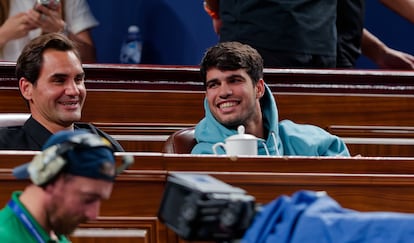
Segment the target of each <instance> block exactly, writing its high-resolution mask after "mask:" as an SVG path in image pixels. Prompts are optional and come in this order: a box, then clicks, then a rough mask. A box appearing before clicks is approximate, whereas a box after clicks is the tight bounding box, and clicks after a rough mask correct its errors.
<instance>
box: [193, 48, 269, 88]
mask: <svg viewBox="0 0 414 243" xmlns="http://www.w3.org/2000/svg"><path fill="white" fill-rule="evenodd" d="M213 67H214V68H218V69H219V70H221V71H227V70H237V69H245V70H246V72H247V74H248V75H249V76H250V78H251V79H252V81H253V84H256V83H257V82H258V81H259V80H260V79H262V78H263V58H262V57H261V56H260V54H259V53H258V52H257V50H256V49H254V48H253V47H251V46H249V45H247V44H242V43H240V42H236V41H232V42H222V43H219V44H217V45H215V46H213V47H210V48H209V49H207V51H206V53H205V54H204V57H203V59H202V60H201V64H200V74H201V79H202V80H203V82H204V84H205V83H206V77H207V71H208V70H209V69H210V68H213Z"/></svg>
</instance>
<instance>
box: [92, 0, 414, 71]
mask: <svg viewBox="0 0 414 243" xmlns="http://www.w3.org/2000/svg"><path fill="white" fill-rule="evenodd" d="M88 2H89V5H90V8H91V10H92V12H93V14H94V15H95V17H96V18H97V19H98V21H99V22H100V25H99V26H98V27H96V28H95V29H93V31H92V35H93V38H94V41H95V44H96V48H97V55H98V56H97V58H98V62H100V63H119V50H120V46H121V43H122V40H123V39H124V38H125V36H126V32H127V29H128V26H129V25H132V24H135V25H138V26H139V27H140V29H141V32H142V35H143V38H144V47H143V54H142V63H144V64H161V65H198V64H199V62H200V59H201V57H202V55H203V53H204V51H205V50H206V48H208V47H209V46H212V45H214V44H215V43H217V40H218V38H217V36H216V34H215V33H214V31H213V27H212V24H211V19H210V17H209V16H208V15H207V14H206V13H205V12H204V10H203V7H202V2H203V1H202V0H122V1H113V0H88ZM366 5H367V6H366V16H365V27H366V28H367V29H368V30H369V31H370V32H372V33H373V34H375V35H376V36H377V37H379V38H380V39H381V40H382V41H383V42H384V43H386V44H387V45H388V46H390V47H392V48H394V49H397V50H401V51H404V52H408V53H410V54H414V45H413V44H412V43H413V41H414V24H411V23H410V22H408V21H406V20H405V19H403V18H402V17H400V16H399V15H397V14H395V13H394V12H392V11H391V10H390V9H388V8H386V7H385V6H383V5H382V4H381V3H379V1H372V0H371V1H366ZM357 68H361V69H376V68H377V67H376V66H375V65H374V64H373V63H372V62H370V61H369V60H368V59H367V58H365V57H361V58H360V59H359V60H358V62H357Z"/></svg>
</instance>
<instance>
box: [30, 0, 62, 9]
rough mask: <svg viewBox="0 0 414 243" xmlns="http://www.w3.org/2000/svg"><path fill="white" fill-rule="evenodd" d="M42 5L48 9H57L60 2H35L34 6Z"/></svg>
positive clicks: (43, 0)
mask: <svg viewBox="0 0 414 243" xmlns="http://www.w3.org/2000/svg"><path fill="white" fill-rule="evenodd" d="M37 4H40V5H43V6H45V7H48V8H50V9H57V7H58V5H59V4H60V0H36V4H35V6H36V5H37Z"/></svg>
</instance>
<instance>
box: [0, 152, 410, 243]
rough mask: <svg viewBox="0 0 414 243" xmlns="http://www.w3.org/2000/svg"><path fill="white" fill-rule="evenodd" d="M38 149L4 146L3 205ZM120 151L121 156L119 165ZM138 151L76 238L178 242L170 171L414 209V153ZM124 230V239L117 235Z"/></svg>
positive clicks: (256, 191)
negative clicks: (168, 197) (167, 215)
mask: <svg viewBox="0 0 414 243" xmlns="http://www.w3.org/2000/svg"><path fill="white" fill-rule="evenodd" d="M35 153H36V152H19V151H0V165H1V168H2V169H0V204H2V205H4V204H5V203H6V202H7V200H8V198H9V197H10V193H11V192H12V191H13V190H19V189H23V188H24V186H25V185H26V184H27V183H28V181H27V180H16V179H14V178H13V177H12V175H11V169H12V168H13V167H14V166H16V165H19V164H21V163H23V162H26V161H29V160H30V159H31V158H32V156H33V155H34V154H35ZM121 154H122V153H118V154H117V159H118V162H120V156H119V155H121ZM133 154H134V157H135V160H136V163H135V164H134V165H133V166H132V167H131V168H130V169H129V170H127V171H126V173H123V174H121V175H120V176H119V177H118V178H117V180H116V183H115V186H114V189H113V193H112V195H111V198H110V199H109V200H108V201H104V202H103V203H102V208H101V212H100V215H101V216H100V218H98V219H97V220H96V221H93V222H90V223H88V224H84V225H81V227H80V228H79V230H78V231H77V232H75V235H74V236H75V237H74V238H75V240H76V239H77V240H79V241H82V240H86V238H85V237H88V235H89V237H92V238H94V237H95V238H96V237H97V235H100V236H101V237H102V236H106V237H103V238H99V239H101V240H103V239H106V240H115V242H117V241H118V242H123V241H122V240H131V241H132V240H135V242H177V241H178V239H177V236H176V235H175V234H172V232H171V231H170V230H167V228H166V227H165V225H163V224H162V223H160V222H159V221H158V219H157V218H156V215H157V211H158V208H159V203H160V201H161V196H162V194H163V190H164V186H165V183H166V179H167V176H168V174H169V173H172V172H191V173H206V174H210V175H212V176H214V177H216V178H218V179H220V180H223V181H225V182H227V183H230V184H232V185H234V186H237V187H241V188H243V189H245V190H246V191H247V192H248V193H249V194H251V195H253V196H254V197H255V198H256V200H257V202H258V203H267V202H269V201H271V200H273V199H275V198H276V197H278V196H280V195H282V194H286V195H291V194H292V193H293V192H295V191H297V190H303V189H308V190H316V191H326V192H327V193H328V194H329V195H330V196H332V197H333V198H334V199H336V200H337V201H338V202H339V203H340V204H341V205H342V206H343V207H347V208H352V209H356V210H361V211H396V212H409V213H414V209H413V207H412V201H413V199H414V196H413V194H412V193H411V192H412V187H413V186H414V159H413V158H328V157H323V158H312V157H265V156H263V157H238V158H237V157H233V158H231V157H226V156H201V155H200V156H191V155H167V154H159V153H133ZM98 228H99V229H98ZM127 229H128V230H129V231H126V230H127ZM100 230H101V231H100ZM102 230H103V231H102ZM118 233H120V234H121V236H122V237H121V238H120V237H114V236H115V235H117V234H118Z"/></svg>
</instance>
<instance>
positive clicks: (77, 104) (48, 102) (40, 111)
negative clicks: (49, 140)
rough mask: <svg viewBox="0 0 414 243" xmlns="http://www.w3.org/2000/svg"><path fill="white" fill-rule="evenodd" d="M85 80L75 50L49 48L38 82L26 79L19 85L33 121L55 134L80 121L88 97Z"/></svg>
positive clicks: (45, 54)
mask: <svg viewBox="0 0 414 243" xmlns="http://www.w3.org/2000/svg"><path fill="white" fill-rule="evenodd" d="M84 78H85V73H84V71H83V68H82V65H81V62H80V60H79V58H78V57H77V56H76V55H75V53H74V52H73V51H58V50H54V49H48V50H46V51H44V52H43V63H42V67H41V69H40V73H39V78H38V79H37V81H36V82H35V83H34V84H33V83H31V82H29V81H28V80H27V79H26V78H24V77H23V78H21V79H20V80H19V85H20V90H21V92H22V95H23V96H24V98H25V99H26V100H28V102H29V106H30V111H31V113H32V116H33V118H34V119H36V120H37V121H38V122H40V123H41V124H42V125H43V126H45V127H46V128H47V129H48V130H50V131H51V132H56V131H57V130H60V129H62V128H67V127H70V126H72V124H73V122H75V121H79V120H80V118H81V111H82V107H83V104H84V101H85V97H86V89H85V84H84Z"/></svg>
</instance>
